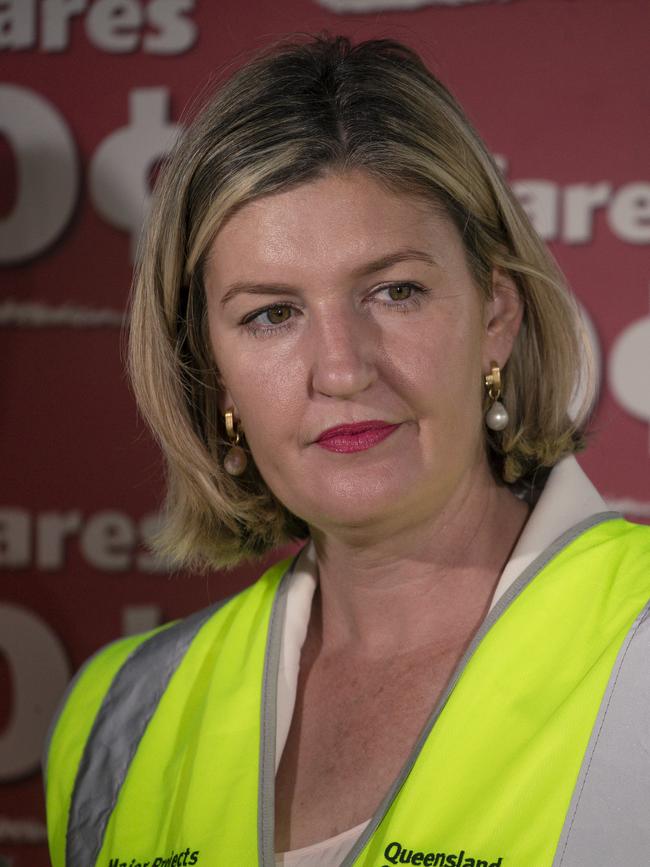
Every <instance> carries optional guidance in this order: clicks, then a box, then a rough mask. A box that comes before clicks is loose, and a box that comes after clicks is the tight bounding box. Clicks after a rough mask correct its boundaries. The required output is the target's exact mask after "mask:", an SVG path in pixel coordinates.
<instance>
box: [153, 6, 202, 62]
mask: <svg viewBox="0 0 650 867" xmlns="http://www.w3.org/2000/svg"><path fill="white" fill-rule="evenodd" d="M193 9H194V0H152V2H151V3H150V4H149V5H148V6H147V20H148V21H149V24H150V25H151V26H152V27H158V28H159V32H158V33H147V34H146V35H145V37H144V39H143V40H142V47H143V48H144V50H145V51H148V52H150V53H151V54H181V52H183V51H187V49H188V48H191V47H192V46H193V45H194V43H195V42H196V36H197V28H196V24H195V23H194V21H190V20H188V19H187V18H185V17H183V12H191V11H192V10H193Z"/></svg>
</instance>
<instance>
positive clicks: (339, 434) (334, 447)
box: [316, 419, 399, 454]
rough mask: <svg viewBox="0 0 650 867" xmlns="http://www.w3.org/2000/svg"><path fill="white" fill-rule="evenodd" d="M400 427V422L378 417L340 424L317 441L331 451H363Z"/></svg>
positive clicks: (324, 432)
mask: <svg viewBox="0 0 650 867" xmlns="http://www.w3.org/2000/svg"><path fill="white" fill-rule="evenodd" d="M398 427H399V424H388V422H385V421H380V420H378V419H372V420H371V421H359V422H355V423H354V424H340V425H337V426H336V427H330V428H328V429H327V430H324V431H323V433H322V434H320V436H319V437H318V439H317V440H316V442H317V444H318V445H319V446H321V447H322V448H324V449H327V450H328V451H330V452H340V453H344V454H347V453H350V452H362V451H365V450H366V449H370V448H372V447H373V446H376V445H377V443H380V442H381V441H382V440H385V439H386V437H389V436H390V435H391V434H392V433H393V431H396V430H397V428H398Z"/></svg>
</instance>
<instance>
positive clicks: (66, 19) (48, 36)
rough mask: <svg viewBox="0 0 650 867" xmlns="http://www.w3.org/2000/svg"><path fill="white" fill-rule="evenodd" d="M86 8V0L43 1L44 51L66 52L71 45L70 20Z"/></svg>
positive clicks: (42, 41) (42, 45) (42, 42)
mask: <svg viewBox="0 0 650 867" xmlns="http://www.w3.org/2000/svg"><path fill="white" fill-rule="evenodd" d="M85 8H86V0H43V7H42V10H43V18H42V24H41V26H42V28H43V29H42V32H41V48H42V49H43V51H65V49H66V48H67V47H68V45H69V44H70V19H71V18H72V17H73V16H74V15H79V13H80V12H83V11H84V9H85Z"/></svg>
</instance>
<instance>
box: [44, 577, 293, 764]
mask: <svg viewBox="0 0 650 867" xmlns="http://www.w3.org/2000/svg"><path fill="white" fill-rule="evenodd" d="M290 562H291V561H290V560H283V561H281V562H279V563H276V564H275V565H274V566H272V567H271V568H270V569H267V570H266V571H265V572H264V573H263V574H262V575H261V576H260V578H258V579H257V581H255V582H254V583H253V584H252V585H250V586H249V587H247V588H245V589H244V590H242V591H240V592H239V593H237V594H235V595H234V596H230V597H228V598H226V599H222V600H220V601H219V602H217V603H215V604H213V605H211V606H209V607H207V608H204V609H201V610H199V611H196V612H194V613H193V614H190V615H189V616H188V617H185V618H183V619H181V620H176V621H172V622H170V623H167V624H165V625H163V626H160V627H157V628H156V629H153V630H150V631H149V632H145V633H141V634H138V635H133V636H128V637H126V638H120V639H118V640H116V641H114V642H112V643H111V644H108V645H106V646H105V647H103V648H100V650H98V651H97V652H96V653H95V654H94V655H93V656H92V657H91V658H90V659H89V660H88V661H87V662H86V663H85V664H84V665H83V666H82V668H81V669H80V670H79V672H78V673H77V674H76V676H75V678H74V679H73V680H72V682H71V683H70V684H69V686H68V689H67V691H66V693H65V695H64V696H63V699H62V701H61V703H60V705H59V710H58V712H57V714H56V716H55V719H54V721H53V723H52V725H51V727H50V735H49V737H48V739H47V743H46V749H45V762H44V767H45V770H46V773H47V774H48V775H49V770H50V767H49V766H50V763H51V757H52V755H53V754H59V753H61V752H63V754H64V755H66V764H67V766H68V767H70V766H76V765H77V764H78V760H77V761H71V760H72V758H73V757H72V756H70V755H68V753H69V751H70V750H72V751H79V752H80V749H81V748H80V747H79V745H83V744H84V743H85V742H86V740H87V737H88V734H89V732H90V729H91V727H92V725H93V722H94V720H95V718H96V717H97V714H98V713H99V711H100V708H101V707H102V705H103V704H104V702H105V699H106V698H107V695H108V694H109V693H115V694H116V695H118V694H119V699H120V700H125V699H126V698H127V696H128V694H129V689H130V688H132V689H133V690H134V691H135V692H137V693H139V694H142V692H146V690H141V689H140V687H141V685H142V683H143V681H144V680H145V679H146V680H149V681H152V680H156V679H158V676H159V675H160V674H162V673H163V672H167V673H169V672H172V671H174V670H175V668H176V667H177V666H178V664H179V662H180V661H181V660H182V658H183V657H184V655H185V653H186V652H187V649H188V648H189V646H190V645H191V644H192V642H193V641H194V639H195V638H196V637H197V635H198V634H199V633H205V635H206V640H207V641H209V642H210V643H211V645H212V646H214V641H217V642H219V641H220V640H227V639H226V635H225V633H226V632H227V633H228V635H232V630H230V629H229V630H223V629H221V630H220V626H221V623H222V621H223V620H225V619H227V620H228V622H232V621H233V620H236V621H237V622H238V623H241V622H242V621H244V622H245V623H242V627H243V629H244V630H245V629H246V625H247V624H248V623H250V627H251V628H254V626H255V620H256V619H257V617H258V616H259V617H263V616H264V612H267V613H269V612H270V609H271V607H272V603H273V599H274V598H275V595H276V590H277V587H278V585H279V583H280V580H281V578H282V576H283V575H284V574H285V573H286V572H287V570H288V568H289V565H290ZM220 614H223V616H222V617H219V615H220ZM64 744H65V745H67V746H64Z"/></svg>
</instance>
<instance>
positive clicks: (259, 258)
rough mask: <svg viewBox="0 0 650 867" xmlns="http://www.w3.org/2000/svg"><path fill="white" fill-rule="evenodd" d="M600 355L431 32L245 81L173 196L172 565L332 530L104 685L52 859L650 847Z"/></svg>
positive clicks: (139, 340) (138, 343) (162, 381)
mask: <svg viewBox="0 0 650 867" xmlns="http://www.w3.org/2000/svg"><path fill="white" fill-rule="evenodd" d="M583 343H584V341H583V337H582V333H581V329H580V325H579V318H578V316H577V313H576V310H575V306H574V304H573V302H572V301H571V299H570V297H569V296H568V294H567V293H566V291H565V289H564V286H563V283H562V280H561V277H560V275H559V274H558V272H557V270H556V268H555V266H554V264H553V262H552V260H551V259H550V257H549V254H548V253H547V252H546V250H545V249H544V247H543V245H542V244H541V242H540V241H539V240H538V238H537V237H536V235H535V233H534V231H533V230H532V228H531V227H530V225H529V223H528V221H527V219H526V217H525V215H524V214H523V213H522V211H521V209H520V207H519V206H518V204H517V202H516V200H515V199H514V198H513V196H512V195H511V193H510V192H509V191H508V189H507V188H506V186H505V184H504V182H503V180H502V178H501V176H500V174H499V172H498V170H497V168H496V167H495V165H494V163H493V161H492V159H491V157H490V156H489V154H488V153H487V151H486V149H485V147H484V146H483V145H482V143H481V142H480V140H479V139H478V138H477V136H476V134H475V133H474V131H473V130H472V129H471V127H470V126H469V124H468V122H467V120H466V119H465V117H464V116H463V114H462V112H461V110H460V109H459V107H458V106H457V104H456V103H455V102H454V100H453V98H452V97H451V96H450V95H449V93H448V92H447V91H446V90H445V89H444V87H443V86H442V85H441V84H440V83H439V82H438V81H437V80H436V79H435V78H433V76H432V75H431V74H430V73H429V72H428V71H427V70H426V69H425V67H424V66H423V65H422V63H421V61H420V60H419V59H418V58H417V56H415V55H414V54H413V53H412V52H411V51H409V50H408V49H406V48H404V47H403V46H400V45H399V44H397V43H393V42H390V41H379V42H368V43H363V44H360V45H358V46H356V47H352V46H351V45H350V43H349V41H348V40H346V39H343V38H336V39H328V38H322V39H314V40H312V41H308V42H304V43H290V44H286V45H283V46H280V47H276V48H274V49H273V50H272V51H270V52H269V53H267V54H265V55H263V56H261V57H259V58H258V59H256V60H254V61H253V62H252V63H249V64H248V65H247V66H246V67H244V69H242V70H240V71H239V72H238V73H237V74H236V75H234V76H233V78H232V79H231V80H230V81H229V82H228V83H226V85H225V86H224V87H223V88H222V89H221V90H220V92H219V93H218V94H217V95H216V96H215V97H214V98H213V99H212V101H211V102H210V103H209V104H208V105H207V107H206V108H205V109H204V110H203V112H202V113H201V114H200V115H199V117H198V119H197V120H196V121H195V122H194V124H193V125H192V126H191V127H190V128H189V130H188V131H187V133H186V135H185V136H184V138H183V139H182V141H181V142H180V144H179V145H178V147H177V149H176V152H175V154H174V155H173V157H172V158H171V160H170V162H169V165H168V166H167V169H166V171H165V173H164V176H163V178H162V180H161V182H160V183H159V185H158V189H157V194H156V201H155V204H154V208H153V212H152V217H151V221H150V227H149V232H148V236H147V239H146V241H145V244H144V247H143V250H142V256H141V262H140V266H139V271H138V275H137V279H136V288H135V296H134V301H133V311H132V322H131V366H132V373H133V380H134V383H135V387H136V391H137V395H138V399H139V402H140V405H141V407H142V410H143V412H144V414H145V417H146V418H147V419H148V420H149V422H150V424H151V426H152V428H153V430H154V431H155V433H156V435H157V436H158V437H159V439H160V442H161V444H162V447H163V449H164V452H165V455H166V458H167V462H168V467H169V493H168V509H167V515H168V520H167V525H166V528H165V530H164V533H163V534H162V537H161V540H160V541H161V546H162V548H163V549H164V550H166V551H167V553H169V554H172V555H173V556H174V557H176V559H177V561H178V562H180V563H189V564H192V565H203V566H215V565H216V566H223V565H225V564H232V563H235V562H237V561H238V560H240V559H241V558H242V557H246V556H252V555H255V556H257V555H261V554H263V553H264V552H267V551H269V550H270V549H272V548H274V547H276V546H277V545H278V544H280V543H283V542H286V541H288V540H295V539H305V540H307V541H306V544H305V546H304V547H303V548H302V550H301V552H300V553H299V555H298V556H297V558H296V559H295V560H294V561H293V562H292V563H290V562H288V561H287V562H284V563H281V564H278V565H277V566H275V567H273V568H272V569H271V570H270V571H269V572H267V573H266V574H265V575H264V576H263V577H262V578H261V579H260V580H259V581H258V582H257V583H256V584H255V585H254V586H253V587H252V588H249V589H248V590H246V591H245V592H243V593H241V594H239V595H238V596H236V597H234V598H233V599H231V600H228V601H226V602H225V603H220V604H219V605H218V606H216V608H215V609H212V610H210V611H207V612H199V613H197V614H196V615H194V616H193V617H190V618H189V619H188V620H186V621H183V622H181V623H178V624H175V625H173V626H171V627H168V628H165V629H163V630H159V631H156V632H154V633H153V634H149V635H147V636H138V637H136V638H129V639H125V640H123V641H120V642H117V643H116V644H114V645H111V646H110V647H109V648H107V649H106V650H104V651H102V652H101V653H100V654H99V655H98V656H97V657H96V658H95V659H93V660H92V661H91V662H90V663H89V665H88V666H87V667H86V668H85V669H84V671H83V672H82V674H81V675H80V676H79V678H78V680H77V682H76V684H75V686H74V687H73V689H72V690H71V693H70V695H69V697H68V700H67V702H66V704H65V706H64V709H63V711H62V714H61V716H60V718H59V721H58V723H57V726H56V728H55V731H54V735H53V739H52V741H51V745H50V750H49V762H48V807H49V828H50V840H51V850H52V859H53V863H54V864H55V867H59V865H64V864H65V865H68V867H73V865H79V867H82V865H83V867H88V865H92V864H101V865H110V867H119V865H129V867H135V865H138V864H141V865H149V867H162V865H169V867H176V865H181V864H183V865H184V864H206V865H207V864H210V865H212V864H237V865H253V864H257V863H260V864H264V865H272V864H274V863H278V864H283V865H316V864H323V865H339V864H346V865H347V864H363V865H371V864H372V865H387V864H403V863H410V864H427V865H431V864H436V865H439V864H442V865H447V867H478V865H483V867H487V865H491V867H499V865H508V867H510V865H518V867H520V865H521V867H536V865H540V867H541V865H551V864H565V865H576V864H582V863H589V864H603V865H605V864H608V865H611V864H614V863H622V861H623V860H624V859H623V858H621V857H620V856H621V854H622V853H625V855H626V856H632V857H634V856H636V863H643V862H644V857H645V852H646V851H647V850H646V849H645V846H646V845H647V843H648V830H647V826H648V823H647V822H642V821H641V820H639V821H637V819H638V818H639V815H640V813H639V811H640V810H641V811H642V810H643V807H642V806H641V805H642V804H643V799H640V801H639V799H637V800H636V801H635V796H636V795H639V794H640V793H641V792H642V790H643V786H644V785H646V786H647V774H646V775H641V777H642V780H643V781H645V782H640V777H639V774H636V775H635V774H629V773H627V765H628V764H629V765H630V767H637V768H638V767H639V765H638V760H639V758H644V755H643V747H642V744H643V741H642V739H641V740H640V739H639V738H636V736H635V735H634V732H633V731H632V729H633V721H632V722H628V728H627V729H624V728H623V726H622V725H621V724H620V722H618V721H617V720H618V717H617V714H619V713H620V711H621V707H623V708H625V703H626V701H628V700H629V699H630V697H631V696H634V697H635V701H637V702H639V701H640V700H641V699H640V698H639V695H640V693H639V689H638V688H637V685H636V680H635V678H637V675H638V672H639V671H640V670H641V671H642V664H640V663H639V662H637V663H635V662H634V660H641V663H642V660H643V659H644V644H643V642H644V641H647V640H648V639H647V638H646V630H645V627H644V625H643V613H644V610H645V606H646V604H647V602H648V598H649V597H650V575H649V573H648V568H647V567H648V563H649V561H650V554H649V545H648V534H647V531H646V529H645V528H641V527H633V526H632V525H629V524H627V523H626V522H624V521H622V520H620V519H619V518H618V516H616V515H614V514H612V513H609V512H607V511H606V508H605V505H604V503H603V501H602V500H601V498H600V497H599V495H598V494H597V492H596V491H595V490H594V488H593V487H592V486H591V484H590V483H589V481H588V480H587V479H586V477H585V476H584V475H583V474H582V471H581V470H580V469H579V467H578V465H577V463H576V462H575V459H574V458H573V457H572V454H573V453H574V452H575V451H576V450H577V449H578V448H580V447H581V446H582V444H583V426H584V417H585V410H584V409H583V410H579V411H577V412H574V415H573V418H572V417H571V416H570V414H569V412H568V407H569V404H570V401H571V399H572V397H573V396H574V395H575V394H576V393H577V390H578V386H579V382H578V380H579V371H580V369H581V361H580V357H581V347H582V346H583ZM585 393H586V401H585V403H586V405H588V404H589V400H590V398H591V392H590V391H589V388H588V387H587V389H586V391H585ZM551 468H552V469H551ZM549 471H550V473H549ZM630 660H632V662H631V663H630ZM619 684H623V685H624V688H622V689H619V688H618V685H619ZM646 691H647V688H646ZM621 703H622V704H621ZM642 718H643V714H642V713H641V714H640V716H639V719H642ZM630 725H632V729H630V727H629V726H630ZM623 754H624V755H623ZM612 755H616V757H617V761H616V764H615V766H614V772H612V770H611V768H608V766H607V762H608V760H609V759H611V757H612ZM646 764H647V763H646ZM603 768H608V770H607V772H608V773H610V777H609V779H608V785H607V786H604V785H601V784H599V779H600V778H599V776H598V775H599V774H602V773H604V771H603ZM619 771H620V773H619ZM612 773H613V776H612ZM617 774H618V776H617ZM631 780H633V782H630V781H631ZM608 798H612V799H613V801H612V803H608V802H607V799H608ZM628 802H629V803H628ZM613 808H615V809H616V810H617V811H618V814H617V815H616V816H615V821H614V824H612V823H611V822H610V817H611V811H612V809H613ZM623 810H625V811H627V812H625V814H624V815H623Z"/></svg>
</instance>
